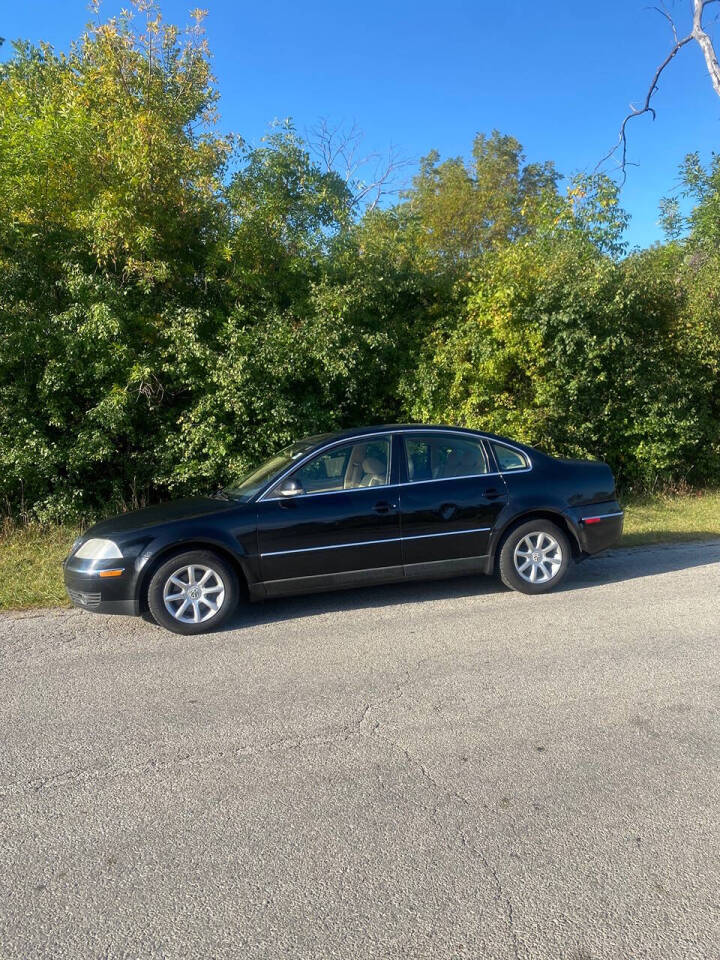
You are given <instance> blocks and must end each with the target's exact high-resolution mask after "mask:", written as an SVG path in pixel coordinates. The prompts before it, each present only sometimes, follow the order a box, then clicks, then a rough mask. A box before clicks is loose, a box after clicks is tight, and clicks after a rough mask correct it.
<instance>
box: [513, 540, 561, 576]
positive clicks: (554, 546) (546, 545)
mask: <svg viewBox="0 0 720 960" xmlns="http://www.w3.org/2000/svg"><path fill="white" fill-rule="evenodd" d="M562 560H563V555H562V549H561V547H560V544H559V543H558V542H557V540H555V538H554V537H551V536H550V534H549V533H545V532H544V531H538V532H534V533H528V534H526V536H524V537H523V538H522V540H520V541H519V543H518V544H517V546H516V547H515V551H514V553H513V562H514V564H515V569H516V571H517V572H518V574H519V575H520V576H521V577H522V578H523V580H526V581H527V582H528V583H547V582H548V581H549V580H552V579H553V577H554V576H555V575H556V574H557V572H558V570H559V569H560V566H561V565H562Z"/></svg>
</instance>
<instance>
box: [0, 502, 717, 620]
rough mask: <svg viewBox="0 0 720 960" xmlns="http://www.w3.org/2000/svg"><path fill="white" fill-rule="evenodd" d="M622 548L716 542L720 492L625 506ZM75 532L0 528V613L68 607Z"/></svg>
mask: <svg viewBox="0 0 720 960" xmlns="http://www.w3.org/2000/svg"><path fill="white" fill-rule="evenodd" d="M625 511H626V512H625V533H624V535H623V539H622V544H621V545H622V546H625V547H634V546H637V545H638V544H642V543H663V542H673V541H675V542H677V541H683V540H703V539H707V538H710V537H720V490H711V491H705V492H696V493H686V494H682V495H680V494H678V495H675V496H655V497H646V498H644V499H642V500H634V501H631V502H630V503H628V504H627V505H626V507H625ZM76 536H77V530H76V529H75V528H74V527H39V526H29V527H9V526H8V527H5V528H0V610H24V609H27V608H29V607H56V606H67V602H68V601H67V597H66V596H65V588H64V586H63V582H62V570H61V568H60V561H61V560H62V559H63V558H64V557H65V556H66V554H67V552H68V549H69V548H70V544H71V543H72V542H73V540H74V539H75V537H76Z"/></svg>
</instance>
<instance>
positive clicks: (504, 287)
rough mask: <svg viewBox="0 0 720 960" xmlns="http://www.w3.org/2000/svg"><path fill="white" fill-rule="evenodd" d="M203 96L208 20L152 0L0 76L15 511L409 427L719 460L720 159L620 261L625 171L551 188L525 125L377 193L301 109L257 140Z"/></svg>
mask: <svg viewBox="0 0 720 960" xmlns="http://www.w3.org/2000/svg"><path fill="white" fill-rule="evenodd" d="M216 104H217V91H216V89H215V86H214V81H213V78H212V74H211V69H210V60H209V51H208V49H207V46H206V42H205V38H204V34H203V31H202V24H201V15H200V14H199V13H198V14H197V15H196V17H195V20H194V23H193V26H192V27H191V28H190V29H188V30H185V31H180V30H178V29H177V28H175V27H173V26H171V25H168V24H165V23H164V22H163V20H162V18H161V17H160V14H159V12H158V10H157V8H156V6H155V5H154V4H152V3H148V2H145V0H143V2H138V3H136V4H135V5H134V8H133V11H132V12H131V13H124V14H122V15H121V16H119V17H117V18H114V19H111V20H109V21H107V22H102V21H100V20H97V21H96V22H94V23H92V24H91V25H90V26H89V27H88V28H87V30H86V32H85V33H84V34H83V36H82V37H81V38H80V39H79V40H78V41H77V43H75V44H74V45H73V46H72V48H71V49H70V50H69V52H68V53H66V54H61V53H56V52H55V51H54V50H52V49H51V48H50V47H47V46H40V47H32V46H30V45H28V44H22V43H21V44H17V45H16V47H15V52H14V55H13V56H12V58H11V59H10V60H9V61H7V62H6V63H5V64H3V65H2V66H0V188H1V189H0V499H1V500H2V501H3V502H4V504H5V507H6V509H7V510H8V511H10V512H11V513H15V514H17V513H24V514H26V515H32V516H35V517H39V518H47V519H67V518H71V517H76V516H78V515H90V514H93V513H95V514H96V513H102V512H108V511H113V510H116V509H118V508H122V507H125V506H132V505H135V504H137V503H141V502H143V501H146V500H150V499H156V498H159V497H162V496H167V495H174V494H180V493H184V492H191V491H195V490H199V489H207V488H211V487H214V486H217V485H218V484H221V483H224V482H229V481H231V480H232V479H233V478H234V477H235V476H236V475H237V473H238V472H240V471H243V470H245V469H246V468H247V467H249V466H250V465H252V464H253V463H255V462H257V461H258V460H259V459H261V458H262V457H264V456H266V455H267V454H268V453H269V452H271V451H272V450H273V449H275V448H277V447H278V446H282V445H283V444H285V443H287V442H288V441H290V440H291V439H293V438H296V437H298V436H299V435H302V434H307V433H312V432H317V431H319V430H325V429H330V428H334V427H340V426H345V425H349V424H356V423H363V422H365V423H367V422H373V421H375V422H379V421H392V420H401V419H408V418H419V419H431V420H436V421H441V422H455V423H462V424H467V425H473V426H483V427H487V428H490V429H493V430H496V431H498V432H501V433H503V432H505V433H508V434H511V435H513V436H516V437H518V438H519V439H524V440H527V441H529V442H533V443H539V444H541V445H543V446H545V447H547V448H548V449H550V450H551V451H553V452H555V453H558V454H561V455H570V456H602V457H605V458H607V459H608V460H609V461H610V462H611V464H612V465H613V466H614V468H615V469H616V470H617V471H618V475H619V476H620V478H621V479H622V480H623V482H625V483H626V484H632V485H636V486H641V487H651V486H655V485H658V484H663V483H670V482H677V481H680V480H687V481H691V482H697V483H706V482H712V481H717V480H720V467H719V466H718V464H719V463H720V456H719V454H720V441H719V439H718V421H719V413H720V391H719V389H718V382H719V380H720V377H719V376H718V375H719V373H720V352H719V351H718V343H719V342H720V337H719V334H720V329H719V328H720V323H719V321H718V317H719V315H720V314H719V313H718V298H719V297H720V287H718V281H717V277H718V276H719V275H720V272H719V271H718V256H719V255H720V250H719V240H720V230H719V229H718V215H717V211H718V209H719V208H718V203H719V201H718V197H720V174H718V166H717V161H716V160H713V161H712V163H711V165H710V167H709V168H707V169H706V168H704V167H702V165H701V164H700V161H699V159H697V158H693V157H690V158H689V160H688V163H687V164H686V167H685V171H684V177H685V179H684V182H685V186H686V189H687V191H688V192H689V193H692V197H693V201H694V204H695V206H694V212H693V214H692V217H691V220H690V222H689V223H688V224H684V223H680V224H679V226H678V229H677V231H676V234H675V236H676V239H674V240H673V241H672V242H670V243H669V244H668V245H667V246H665V247H663V248H656V249H652V250H650V251H645V252H644V253H634V254H632V255H630V256H627V255H626V254H625V251H624V248H623V245H622V232H623V229H624V226H625V223H626V218H625V214H624V213H623V211H622V209H621V207H620V205H619V202H618V201H619V198H618V192H617V188H616V187H615V185H614V184H613V183H612V182H611V181H609V180H607V179H606V178H603V177H597V176H596V177H592V178H575V179H573V180H571V181H570V182H569V183H568V185H567V186H566V187H565V188H564V189H563V188H561V181H560V177H559V175H558V174H557V172H556V171H555V169H554V167H553V166H552V164H550V163H540V164H537V163H528V162H526V160H525V157H524V155H523V152H522V148H521V146H520V144H519V143H518V142H517V141H516V140H514V139H513V138H512V137H508V136H503V135H501V134H499V133H498V132H493V133H492V134H491V135H490V136H487V137H486V136H483V135H481V134H480V135H478V136H477V137H476V138H475V140H474V143H473V146H472V151H471V157H470V159H469V160H467V161H466V160H463V159H459V158H454V159H450V160H443V161H441V159H440V157H439V156H438V155H437V154H436V153H431V154H429V155H428V156H427V157H426V158H425V159H424V160H423V161H422V163H421V165H420V169H419V172H418V174H417V176H416V177H415V179H414V181H413V182H412V184H411V186H410V188H409V189H408V190H407V191H406V192H405V194H404V195H403V196H402V197H401V198H400V200H399V201H398V202H396V203H395V204H394V205H392V206H388V207H386V208H384V209H381V208H379V207H377V206H374V205H373V204H368V206H367V207H366V208H365V210H364V211H363V210H360V209H359V207H358V203H357V195H356V194H354V193H353V192H352V191H351V190H350V188H349V187H348V183H347V182H346V179H345V178H343V177H342V176H341V175H339V174H338V173H337V172H335V171H334V170H333V169H332V167H331V166H328V164H326V163H323V162H322V158H318V157H316V156H315V155H314V154H313V151H312V146H311V145H309V144H308V143H307V142H305V140H304V139H303V138H302V137H300V136H298V134H297V133H296V132H295V131H294V129H293V128H292V126H291V125H289V124H284V125H279V126H274V127H273V128H271V130H270V132H269V134H268V136H267V137H265V138H264V139H263V141H261V142H260V143H259V144H257V145H249V144H247V143H245V142H243V141H242V140H241V139H240V138H239V137H230V136H222V135H220V134H219V133H218V132H217V127H216V121H217V116H216ZM678 211H679V208H678V210H676V211H675V220H676V223H677V222H678V217H679V212H678ZM666 212H667V213H668V215H670V216H671V217H672V215H673V210H672V208H671V206H668V207H667V208H666Z"/></svg>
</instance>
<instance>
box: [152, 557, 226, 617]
mask: <svg viewBox="0 0 720 960" xmlns="http://www.w3.org/2000/svg"><path fill="white" fill-rule="evenodd" d="M237 602H238V579H237V574H236V573H235V571H234V570H233V569H232V567H231V566H230V565H229V564H228V563H227V562H226V561H225V560H223V559H222V558H221V557H219V556H218V555H217V554H216V553H213V552H212V551H209V550H190V551H187V552H186V553H177V554H175V555H174V556H172V557H170V559H169V560H166V561H165V563H163V564H162V565H161V566H160V567H158V569H157V570H156V571H155V573H154V574H153V576H152V579H151V580H150V584H149V586H148V607H149V608H150V613H151V614H152V615H153V617H154V619H155V621H156V622H157V623H159V624H160V626H162V627H165V628H166V629H167V630H172V632H173V633H183V634H193V633H205V632H206V631H208V630H217V628H218V627H219V626H220V625H221V624H222V623H224V622H225V621H226V620H227V618H228V617H229V616H230V615H231V614H232V612H233V611H234V610H235V607H236V606H237Z"/></svg>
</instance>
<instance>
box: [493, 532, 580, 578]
mask: <svg viewBox="0 0 720 960" xmlns="http://www.w3.org/2000/svg"><path fill="white" fill-rule="evenodd" d="M570 559H571V550H570V542H569V540H568V538H567V535H566V534H565V533H564V532H563V531H562V530H561V529H560V528H559V527H557V526H556V525H555V524H554V523H551V522H550V521H549V520H530V521H528V522H527V523H523V524H520V526H518V527H515V529H514V530H511V531H510V533H509V534H508V536H507V537H506V538H505V541H504V543H503V545H502V548H501V550H500V564H499V566H500V578H501V580H502V582H503V583H504V584H505V586H506V587H510V588H511V589H513V590H519V591H520V592H521V593H547V591H548V590H553V589H554V588H555V587H557V586H558V585H559V584H560V583H562V581H563V580H564V579H565V575H566V574H567V570H568V566H569V565H570Z"/></svg>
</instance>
